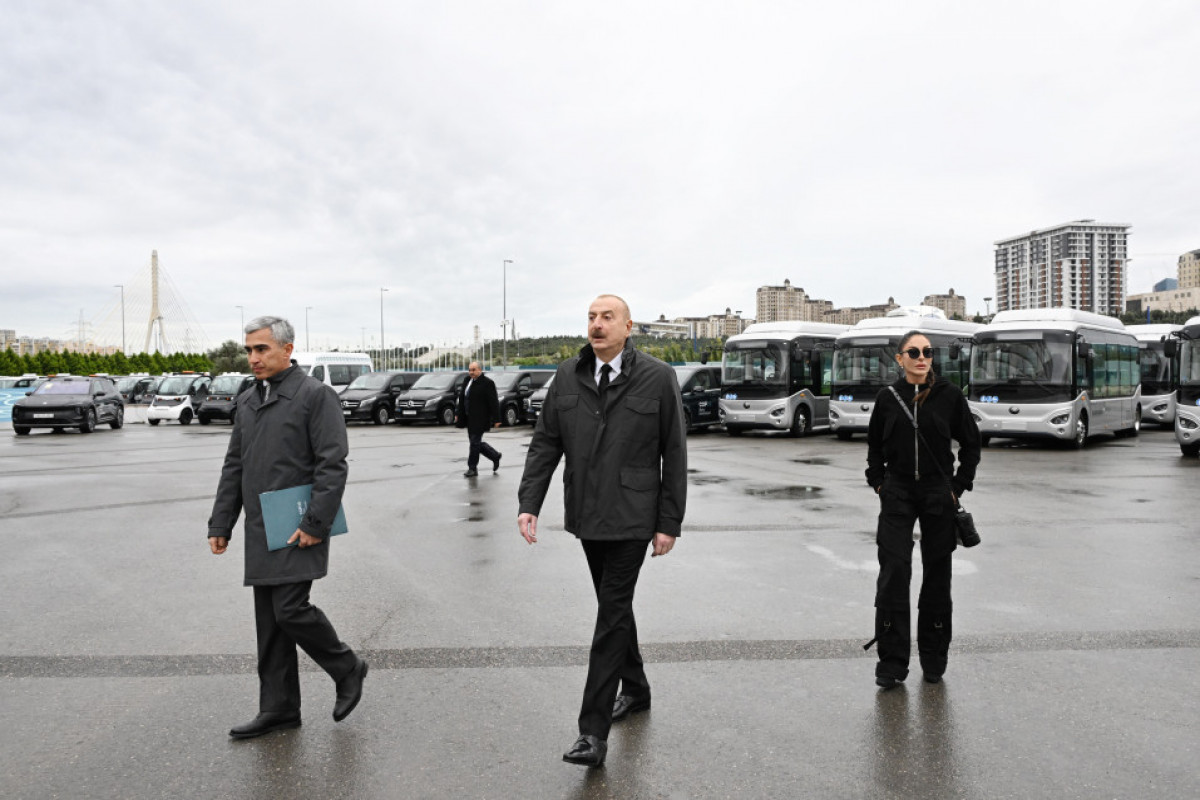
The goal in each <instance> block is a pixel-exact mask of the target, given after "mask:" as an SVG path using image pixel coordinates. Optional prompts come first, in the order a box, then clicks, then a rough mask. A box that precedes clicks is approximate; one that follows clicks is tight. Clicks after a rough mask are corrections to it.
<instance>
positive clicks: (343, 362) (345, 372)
mask: <svg viewBox="0 0 1200 800" xmlns="http://www.w3.org/2000/svg"><path fill="white" fill-rule="evenodd" d="M292 360H293V361H295V362H296V364H298V365H299V366H300V369H301V370H303V371H304V374H306V375H311V376H313V377H314V378H316V379H317V380H319V381H320V382H321V383H323V384H325V385H326V386H332V387H333V389H334V391H336V392H337V393H338V394H341V393H342V392H343V391H344V390H345V388H346V387H347V386H349V385H350V382H351V381H353V380H354V379H355V378H357V377H358V376H359V375H365V374H366V373H368V372H374V371H375V367H374V366H373V365H372V364H371V357H370V356H369V355H367V354H366V353H299V352H293V353H292Z"/></svg>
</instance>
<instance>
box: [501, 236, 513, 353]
mask: <svg viewBox="0 0 1200 800" xmlns="http://www.w3.org/2000/svg"><path fill="white" fill-rule="evenodd" d="M511 263H513V262H512V259H511V258H506V259H504V283H503V289H502V294H501V297H502V298H503V299H502V303H503V306H502V308H503V311H504V322H503V323H502V324H503V325H504V356H503V360H504V366H506V367H507V366H508V265H509V264H511Z"/></svg>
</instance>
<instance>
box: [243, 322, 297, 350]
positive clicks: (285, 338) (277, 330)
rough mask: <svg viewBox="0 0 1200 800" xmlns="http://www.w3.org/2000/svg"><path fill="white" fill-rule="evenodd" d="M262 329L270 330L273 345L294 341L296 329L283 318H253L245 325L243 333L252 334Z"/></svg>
mask: <svg viewBox="0 0 1200 800" xmlns="http://www.w3.org/2000/svg"><path fill="white" fill-rule="evenodd" d="M263 328H270V329H271V338H272V339H274V340H275V344H278V345H285V344H292V343H294V342H295V341H296V329H295V328H293V327H292V323H290V322H288V321H287V320H286V319H284V318H283V317H255V318H254V319H252V320H250V321H249V322H247V323H246V331H245V332H246V333H254V332H255V331H261V330H262V329H263Z"/></svg>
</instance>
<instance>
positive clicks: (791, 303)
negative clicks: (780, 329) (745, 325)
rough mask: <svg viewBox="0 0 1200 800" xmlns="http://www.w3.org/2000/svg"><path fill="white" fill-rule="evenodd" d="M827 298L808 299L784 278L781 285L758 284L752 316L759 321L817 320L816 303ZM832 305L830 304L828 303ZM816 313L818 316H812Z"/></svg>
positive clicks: (799, 288) (797, 287)
mask: <svg viewBox="0 0 1200 800" xmlns="http://www.w3.org/2000/svg"><path fill="white" fill-rule="evenodd" d="M821 303H829V301H827V300H810V299H809V297H808V293H807V292H805V291H804V289H802V288H801V287H799V286H792V282H791V281H790V280H786V279H785V280H784V282H783V285H782V286H760V287H758V289H757V291H755V293H754V316H755V318H756V319H757V320H758V321H759V322H782V321H784V320H806V321H810V322H813V321H818V320H820V319H821V317H820V316H819V313H820V312H819V311H818V307H819V306H818V305H817V304H821ZM829 306H830V307H832V304H831V303H830V304H829ZM814 315H818V316H814Z"/></svg>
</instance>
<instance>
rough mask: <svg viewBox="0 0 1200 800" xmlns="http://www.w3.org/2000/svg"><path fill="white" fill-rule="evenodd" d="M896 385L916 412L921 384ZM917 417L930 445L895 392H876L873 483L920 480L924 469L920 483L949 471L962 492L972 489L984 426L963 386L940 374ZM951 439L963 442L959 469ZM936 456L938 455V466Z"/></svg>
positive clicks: (870, 463) (870, 431) (871, 432)
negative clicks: (917, 389) (917, 386)
mask: <svg viewBox="0 0 1200 800" xmlns="http://www.w3.org/2000/svg"><path fill="white" fill-rule="evenodd" d="M892 386H893V387H895V389H896V391H897V392H899V393H900V397H901V398H902V399H903V401H904V403H905V405H907V406H908V408H909V410H913V403H912V400H913V395H914V394H915V391H914V389H915V387H914V386H913V385H912V384H910V383H909V382H908V381H907V380H905V379H904V378H900V380H898V381H896V382H895V383H894V384H892ZM915 416H916V419H917V425H918V426H920V429H921V434H922V436H924V438H925V442H924V443H921V442H920V441H919V440H918V439H917V437H916V431H914V430H913V426H912V422H911V421H910V420H909V418H908V415H907V414H905V413H904V409H902V408H901V407H900V404H899V403H897V402H896V398H895V397H894V396H893V395H892V393H891V391H890V390H889V389H883V390H881V391H880V392H879V394H878V395H876V397H875V408H874V409H873V410H872V411H871V422H870V424H869V425H868V427H867V483H869V484H870V485H871V486H872V487H875V488H879V487H880V486H882V485H883V482H884V479H885V478H887V479H890V480H900V481H904V482H916V481H917V477H916V475H917V473H918V472H919V474H920V481H921V482H923V483H929V482H932V481H942V480H945V479H944V478H943V477H942V473H945V474H946V475H947V476H951V480H950V483H951V486H952V487H953V489H954V493H955V494H956V495H961V494H962V493H963V492H964V491H967V490H969V489H971V488H972V486H974V482H975V467H976V466H978V464H979V455H980V445H979V427H978V426H977V425H976V424H975V418H974V417H973V416H971V408H970V406H969V405H968V404H967V398H966V397H965V396H964V395H963V393H962V390H961V389H959V388H958V387H957V386H955V385H954V384H953V383H951V382H950V381H948V380H946V379H945V378H937V379H936V381H935V382H934V384H933V388H932V389H931V390H930V392H929V395H928V396H927V397H926V398H925V400H924V402H922V403H921V404H920V405H919V406H917V407H916V410H915ZM951 439H954V440H955V441H957V442H958V471H957V472H956V471H955V470H954V451H953V450H952V449H951V444H950V440H951ZM931 458H936V459H937V464H934V463H933V462H932V461H931ZM938 465H940V466H941V471H940V472H939V471H938Z"/></svg>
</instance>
